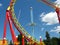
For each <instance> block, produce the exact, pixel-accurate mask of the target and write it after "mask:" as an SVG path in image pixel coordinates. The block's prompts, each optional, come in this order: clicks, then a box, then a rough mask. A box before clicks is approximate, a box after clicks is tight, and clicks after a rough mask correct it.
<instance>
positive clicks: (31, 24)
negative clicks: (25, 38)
mask: <svg viewBox="0 0 60 45" xmlns="http://www.w3.org/2000/svg"><path fill="white" fill-rule="evenodd" d="M30 11H31V23H30V24H29V26H31V27H32V33H33V34H32V36H33V37H34V26H35V25H36V24H35V23H34V21H33V8H32V7H30Z"/></svg>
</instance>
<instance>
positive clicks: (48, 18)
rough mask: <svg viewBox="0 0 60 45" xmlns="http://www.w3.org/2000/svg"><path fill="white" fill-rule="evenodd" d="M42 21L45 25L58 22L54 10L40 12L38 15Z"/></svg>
mask: <svg viewBox="0 0 60 45" xmlns="http://www.w3.org/2000/svg"><path fill="white" fill-rule="evenodd" d="M40 17H41V20H42V22H45V23H46V25H52V24H56V23H58V18H57V14H56V12H50V13H47V14H44V13H42V14H41V15H40Z"/></svg>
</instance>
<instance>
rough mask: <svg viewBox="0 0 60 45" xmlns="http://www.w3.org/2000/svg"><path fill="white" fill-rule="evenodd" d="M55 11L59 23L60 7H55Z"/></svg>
mask: <svg viewBox="0 0 60 45" xmlns="http://www.w3.org/2000/svg"><path fill="white" fill-rule="evenodd" d="M56 13H57V16H58V20H59V23H60V9H59V8H56Z"/></svg>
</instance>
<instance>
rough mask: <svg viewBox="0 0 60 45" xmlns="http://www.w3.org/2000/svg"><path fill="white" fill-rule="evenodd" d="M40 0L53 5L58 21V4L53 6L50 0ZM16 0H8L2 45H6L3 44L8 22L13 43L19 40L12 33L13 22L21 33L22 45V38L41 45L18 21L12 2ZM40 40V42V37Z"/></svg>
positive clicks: (59, 10)
mask: <svg viewBox="0 0 60 45" xmlns="http://www.w3.org/2000/svg"><path fill="white" fill-rule="evenodd" d="M41 1H42V2H44V3H46V4H47V5H49V6H51V7H53V8H54V9H55V10H56V13H57V16H58V20H59V23H60V8H59V7H58V6H55V5H54V4H52V3H51V2H49V1H48V0H41ZM15 2H16V0H11V1H10V5H9V6H8V8H7V10H6V18H5V22H4V33H3V43H2V45H7V44H5V41H6V28H7V24H8V23H9V26H10V32H11V35H12V41H13V43H14V45H18V44H19V42H18V40H17V37H16V35H15V33H14V29H13V27H12V24H14V26H15V27H16V29H17V31H18V32H19V33H20V35H22V45H25V44H24V38H25V39H26V40H27V41H28V42H29V43H30V45H32V44H33V45H43V44H39V41H38V40H36V39H35V38H33V37H32V36H31V35H30V34H29V33H28V32H27V31H26V30H25V29H24V28H23V27H22V26H21V24H20V23H19V22H18V20H17V18H16V16H15V13H14V4H15ZM30 9H31V24H30V25H31V26H33V27H34V26H35V23H34V22H33V14H32V7H30ZM40 41H41V42H42V40H41V38H40Z"/></svg>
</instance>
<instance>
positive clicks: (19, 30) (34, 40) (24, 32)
mask: <svg viewBox="0 0 60 45" xmlns="http://www.w3.org/2000/svg"><path fill="white" fill-rule="evenodd" d="M15 3H16V0H11V1H10V5H9V6H8V8H7V10H8V11H9V12H10V18H11V21H12V23H13V24H14V26H15V27H16V29H17V30H18V32H19V33H20V34H22V35H24V37H25V38H26V39H27V40H28V41H33V42H34V43H39V41H38V40H37V39H35V38H33V37H32V36H31V35H30V34H29V33H28V32H27V31H26V30H25V29H24V28H23V27H22V26H21V24H20V23H19V22H18V20H17V18H16V15H15V13H14V5H15Z"/></svg>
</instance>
